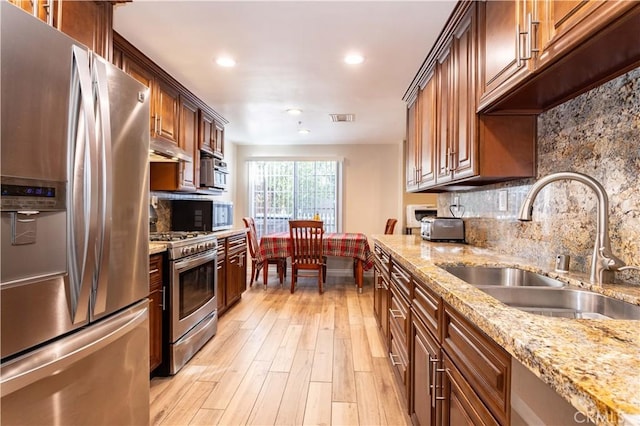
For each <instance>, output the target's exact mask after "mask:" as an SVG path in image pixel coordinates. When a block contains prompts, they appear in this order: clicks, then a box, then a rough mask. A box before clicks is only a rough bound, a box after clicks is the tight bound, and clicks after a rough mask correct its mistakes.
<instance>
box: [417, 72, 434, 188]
mask: <svg viewBox="0 0 640 426" xmlns="http://www.w3.org/2000/svg"><path fill="white" fill-rule="evenodd" d="M436 89H437V82H436V78H435V73H433V72H432V73H431V76H430V77H428V79H427V82H426V84H425V86H424V88H423V89H422V90H421V91H420V94H419V95H418V99H419V105H420V110H419V113H420V115H419V124H418V125H419V127H420V130H419V133H420V142H421V144H420V150H419V151H418V152H419V159H418V170H419V175H418V178H419V186H420V188H424V187H428V186H431V185H433V184H434V183H435V182H436V166H435V165H436V144H437V139H436V135H437V126H436V118H437V103H436V101H437V95H436V93H437V91H436Z"/></svg>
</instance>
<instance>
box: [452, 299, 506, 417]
mask: <svg viewBox="0 0 640 426" xmlns="http://www.w3.org/2000/svg"><path fill="white" fill-rule="evenodd" d="M442 347H443V348H444V350H445V352H446V353H447V355H449V357H451V359H452V360H453V362H454V363H455V364H456V366H457V367H458V369H459V370H460V373H461V374H462V375H463V376H464V377H465V379H466V380H467V381H468V382H469V385H470V386H471V387H472V388H473V390H474V391H475V392H476V393H477V394H478V396H479V397H480V399H482V401H483V402H484V403H485V404H486V406H487V407H488V408H489V410H490V411H491V412H492V413H493V415H494V416H495V417H496V419H498V420H499V421H500V423H503V424H508V419H509V415H510V398H509V395H510V389H511V356H510V355H509V354H508V353H507V352H506V351H505V350H504V349H502V348H501V347H500V346H498V345H497V344H496V343H495V342H494V341H493V340H491V339H490V338H489V337H487V336H486V335H485V334H484V333H482V332H481V331H480V330H478V329H477V328H476V327H475V326H474V325H472V324H471V323H469V322H468V321H467V320H466V319H465V318H463V317H462V316H461V315H460V314H459V313H458V312H456V311H455V310H454V309H453V308H452V307H451V306H449V305H447V304H446V303H445V304H444V318H443V342H442Z"/></svg>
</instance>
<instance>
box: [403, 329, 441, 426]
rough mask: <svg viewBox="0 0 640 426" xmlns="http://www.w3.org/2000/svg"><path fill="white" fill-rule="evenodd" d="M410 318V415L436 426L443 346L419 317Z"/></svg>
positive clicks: (417, 421)
mask: <svg viewBox="0 0 640 426" xmlns="http://www.w3.org/2000/svg"><path fill="white" fill-rule="evenodd" d="M411 322H412V324H411V335H412V340H413V345H412V348H413V353H412V356H411V357H410V359H411V369H410V371H411V386H412V391H411V393H410V395H411V403H410V406H409V410H410V413H411V419H412V420H413V423H414V424H418V425H421V426H427V425H434V426H435V425H438V424H440V423H439V418H440V404H436V402H437V401H438V400H436V397H437V396H438V395H436V393H438V394H439V393H440V392H438V390H439V388H438V386H439V383H438V381H437V380H436V378H437V374H438V369H441V368H442V366H441V364H442V363H441V361H440V359H439V357H440V346H439V345H438V344H437V343H436V340H435V339H434V337H433V336H432V335H431V333H429V332H428V331H427V328H426V327H425V326H424V324H422V322H421V321H420V320H418V319H415V318H413V317H412V321H411Z"/></svg>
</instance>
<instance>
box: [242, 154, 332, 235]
mask: <svg viewBox="0 0 640 426" xmlns="http://www.w3.org/2000/svg"><path fill="white" fill-rule="evenodd" d="M341 166H342V164H341V162H340V161H275V160H251V161H248V170H249V191H248V192H249V214H250V215H251V216H252V217H253V218H254V219H255V221H256V230H257V233H258V238H260V237H261V236H262V235H264V234H271V233H274V232H287V231H288V230H289V220H291V219H312V218H313V217H314V216H315V215H316V214H318V215H320V219H321V220H322V221H323V222H324V229H325V231H326V232H337V231H339V230H341V228H342V224H341V221H340V218H341V212H340V210H341V209H340V207H341V205H340V202H339V200H340V186H341V169H342V167H341Z"/></svg>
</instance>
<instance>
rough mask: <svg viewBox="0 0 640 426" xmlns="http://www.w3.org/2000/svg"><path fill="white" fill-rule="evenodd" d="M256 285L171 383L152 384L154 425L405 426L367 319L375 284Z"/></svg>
mask: <svg viewBox="0 0 640 426" xmlns="http://www.w3.org/2000/svg"><path fill="white" fill-rule="evenodd" d="M276 282H277V278H276V277H275V276H274V277H272V278H271V279H270V281H269V283H270V284H269V287H268V290H267V291H264V290H263V287H262V285H257V284H254V286H253V287H252V288H250V289H248V290H247V291H246V292H245V293H244V294H243V296H242V300H241V301H240V302H239V303H238V304H237V305H235V306H234V307H233V308H232V309H231V310H229V311H227V313H225V314H224V315H223V316H222V318H221V319H220V321H219V323H218V333H217V334H216V336H215V337H214V338H213V339H212V340H211V341H209V343H207V345H206V346H205V347H204V348H202V350H201V351H200V352H199V353H198V354H196V356H195V357H194V358H193V359H192V360H191V361H190V362H189V363H188V364H187V365H186V366H185V367H183V368H182V370H181V371H180V372H179V373H178V374H177V375H175V376H174V377H172V378H154V379H153V380H152V381H151V424H154V425H214V424H223V425H244V424H251V425H274V424H277V425H302V424H305V425H306V424H309V425H314V424H315V425H320V424H324V425H329V424H332V425H405V424H410V420H409V418H408V416H407V415H406V414H405V410H404V408H403V407H402V405H401V403H400V398H399V397H398V392H399V390H398V388H397V385H396V382H395V378H394V377H393V376H392V374H393V373H392V371H391V367H390V364H389V361H388V359H387V355H386V350H385V348H384V346H383V342H382V337H381V335H380V333H379V330H378V327H377V324H376V320H375V318H374V316H373V292H372V286H371V279H370V278H369V280H368V282H365V285H364V291H363V293H362V294H358V293H357V291H356V287H355V286H354V284H353V279H349V278H338V277H331V276H329V277H327V283H326V284H325V292H324V294H323V295H320V294H318V289H317V284H316V280H315V279H308V278H301V279H300V280H299V282H298V288H297V290H296V292H295V293H294V294H293V295H292V294H290V292H289V289H288V287H287V285H286V283H285V287H284V288H280V287H279V285H277V284H276Z"/></svg>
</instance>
